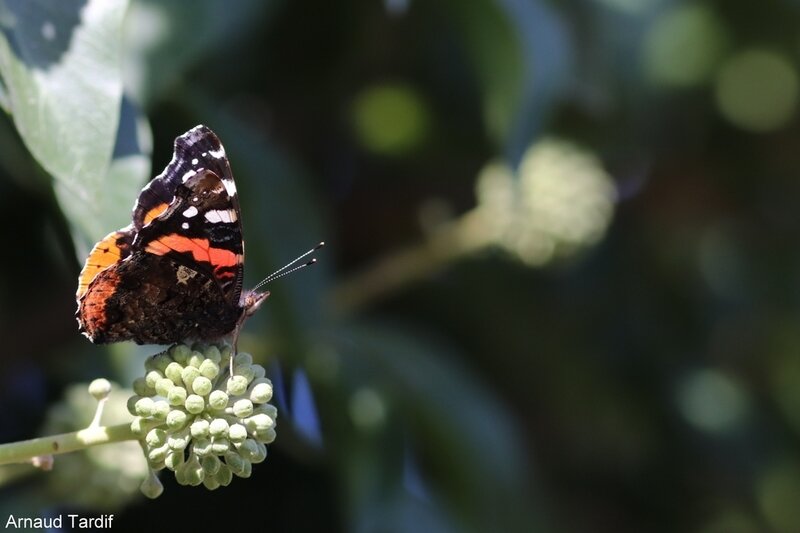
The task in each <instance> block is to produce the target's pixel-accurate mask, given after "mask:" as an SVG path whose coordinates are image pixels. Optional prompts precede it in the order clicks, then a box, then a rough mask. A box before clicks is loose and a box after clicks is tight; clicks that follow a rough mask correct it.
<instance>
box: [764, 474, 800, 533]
mask: <svg viewBox="0 0 800 533" xmlns="http://www.w3.org/2000/svg"><path fill="white" fill-rule="evenodd" d="M756 491H757V494H756V496H757V498H758V503H759V507H761V512H762V513H763V514H764V516H765V518H766V519H767V521H768V522H769V524H770V525H771V526H772V528H771V530H772V531H800V506H798V505H797V502H800V466H798V465H797V464H796V463H795V462H792V461H782V462H779V463H776V464H775V465H773V466H771V467H769V468H768V469H766V470H765V471H764V472H762V474H761V477H760V479H759V482H758V485H757V488H756Z"/></svg>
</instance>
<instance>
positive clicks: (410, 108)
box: [352, 84, 429, 155]
mask: <svg viewBox="0 0 800 533" xmlns="http://www.w3.org/2000/svg"><path fill="white" fill-rule="evenodd" d="M352 113H353V125H354V128H355V133H356V136H357V138H358V140H359V142H360V143H361V145H362V146H364V147H365V148H366V149H367V150H370V151H372V152H376V153H379V154H383V155H403V154H405V153H407V152H409V151H410V150H412V149H414V148H416V147H418V146H419V145H420V144H422V143H423V142H424V141H425V139H426V137H427V133H428V126H429V113H428V109H427V107H426V105H425V103H424V102H423V100H422V98H421V97H420V95H419V93H418V92H417V91H415V90H414V89H412V88H411V87H408V86H406V85H400V84H396V85H379V86H373V87H369V88H367V89H365V90H364V91H363V92H361V93H360V94H359V95H358V96H357V97H356V98H355V100H354V102H353V108H352Z"/></svg>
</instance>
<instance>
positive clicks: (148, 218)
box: [144, 204, 169, 226]
mask: <svg viewBox="0 0 800 533" xmlns="http://www.w3.org/2000/svg"><path fill="white" fill-rule="evenodd" d="M167 207H169V206H168V205H167V204H158V205H157V206H155V207H154V208H152V209H150V210H149V211H148V212H147V213H145V214H144V224H145V226H146V225H147V224H149V223H150V222H152V221H153V219H154V218H156V217H157V216H158V215H160V214H161V213H163V212H164V211H166V210H167Z"/></svg>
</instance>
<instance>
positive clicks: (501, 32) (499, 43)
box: [445, 0, 573, 165]
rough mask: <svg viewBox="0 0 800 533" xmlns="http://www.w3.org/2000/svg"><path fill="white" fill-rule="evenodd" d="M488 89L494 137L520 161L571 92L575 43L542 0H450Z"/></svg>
mask: <svg viewBox="0 0 800 533" xmlns="http://www.w3.org/2000/svg"><path fill="white" fill-rule="evenodd" d="M445 5H446V7H447V9H448V11H449V13H451V14H452V15H453V20H454V22H455V24H456V26H457V27H458V29H459V30H460V32H461V34H462V36H463V40H464V46H465V48H466V50H467V53H468V54H469V55H470V56H471V59H472V62H473V65H474V68H475V73H476V76H477V78H478V81H479V83H480V84H481V86H482V90H483V100H484V104H483V107H484V109H483V114H484V118H485V121H486V126H487V129H488V131H489V134H490V135H491V137H492V138H493V139H494V140H495V142H497V143H498V144H499V145H500V146H501V147H503V148H504V151H505V153H506V156H507V157H508V159H509V161H510V162H511V163H512V165H516V164H517V163H518V162H519V161H520V159H521V158H522V154H523V153H524V152H525V150H526V148H527V147H528V146H529V145H530V143H531V142H532V140H533V139H534V138H535V137H536V135H537V134H538V133H539V132H540V131H541V129H542V128H543V126H544V125H545V121H546V120H547V118H548V114H549V113H550V112H552V111H553V109H554V107H555V104H556V103H557V101H558V99H560V98H561V97H562V96H563V95H564V94H565V92H566V88H567V85H568V83H569V81H570V75H571V72H572V69H573V59H572V43H571V41H570V40H569V39H568V36H567V32H566V31H565V28H564V24H563V22H562V20H561V17H560V16H559V15H558V13H557V12H556V11H555V10H554V9H552V8H551V7H549V6H548V5H547V4H546V3H545V2H542V1H541V0H526V1H521V0H474V1H472V2H463V1H460V0H445Z"/></svg>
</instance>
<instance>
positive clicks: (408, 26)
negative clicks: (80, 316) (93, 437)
mask: <svg viewBox="0 0 800 533" xmlns="http://www.w3.org/2000/svg"><path fill="white" fill-rule="evenodd" d="M798 24H800V3H798V2H796V1H790V0H780V1H776V2H769V3H764V4H759V5H758V8H757V9H756V8H755V7H754V5H753V4H752V3H746V2H715V1H711V0H708V1H701V2H682V1H678V0H583V1H576V2H556V1H547V0H473V1H469V2H464V1H461V0H439V1H432V2H422V1H410V0H406V1H403V0H386V1H385V2H323V1H312V2H279V1H272V2H258V1H255V0H242V1H237V2H233V3H231V2H228V3H222V2H215V1H212V0H200V1H191V2H190V1H188V0H185V1H173V2H157V1H155V0H130V1H129V2H126V1H124V0H114V1H106V0H69V1H66V0H65V1H62V2H57V3H55V2H47V1H45V0H0V107H2V108H3V109H4V110H5V111H6V115H4V116H3V117H2V118H0V242H2V243H3V250H4V255H3V258H4V261H3V263H2V267H0V268H2V276H0V338H2V339H3V341H4V342H5V348H6V349H5V352H6V354H7V355H6V357H5V358H3V360H2V361H0V365H2V369H3V373H2V374H1V376H2V377H0V391H2V392H0V394H2V398H0V400H2V402H3V405H7V406H13V408H8V409H6V410H4V412H2V413H0V422H2V423H0V440H2V441H4V442H8V441H13V440H18V439H23V438H29V437H31V436H32V435H34V434H35V433H36V431H37V430H39V428H40V426H41V425H42V424H43V422H44V420H45V418H46V413H48V411H49V412H50V413H51V414H50V415H49V419H50V421H51V423H52V420H53V417H54V416H57V414H58V413H64V412H72V411H69V409H73V408H76V407H74V406H75V405H76V402H75V401H74V398H72V397H71V394H72V393H69V392H68V391H69V390H71V389H70V386H71V385H72V384H74V383H76V382H79V381H85V380H88V379H91V378H94V377H97V376H99V375H104V376H107V377H109V378H112V379H114V380H116V381H118V382H120V383H122V384H129V383H130V381H131V379H132V377H133V376H135V375H137V374H138V367H140V366H141V360H142V357H143V355H144V354H149V353H153V352H154V351H155V350H156V348H155V347H143V348H139V347H133V346H128V345H117V346H113V347H108V348H104V347H98V346H93V345H90V344H89V343H88V342H86V341H85V339H83V338H81V337H80V336H79V335H78V333H77V328H76V327H75V323H74V319H73V312H74V302H73V297H72V294H73V293H74V290H75V282H74V279H75V276H76V275H77V272H78V269H79V267H80V264H81V262H82V260H83V258H84V256H85V253H86V250H87V248H88V247H89V246H91V244H92V243H93V242H94V241H95V240H96V239H98V238H99V237H102V236H103V235H104V234H105V233H106V232H109V231H112V230H114V229H116V228H118V227H121V226H123V225H125V224H127V222H128V221H129V216H130V208H131V206H132V204H133V201H134V198H135V195H136V192H137V191H138V189H139V188H140V187H141V186H142V185H143V184H144V183H145V182H146V181H147V179H149V178H150V177H151V176H153V175H155V174H157V173H158V172H159V171H160V169H161V168H163V166H164V165H165V164H166V163H167V161H169V158H170V156H171V149H172V141H173V139H174V138H175V137H176V136H177V135H179V134H181V133H183V132H184V131H186V130H188V129H189V128H191V127H192V126H194V125H196V124H198V123H204V124H206V125H208V126H210V127H211V128H213V129H214V130H215V131H216V132H217V133H218V134H219V136H220V137H221V139H222V141H223V142H224V144H225V147H226V149H227V152H228V154H229V157H230V160H231V165H232V167H233V172H234V174H235V176H236V179H237V182H238V189H239V191H240V195H241V203H242V216H243V223H244V226H245V227H244V231H245V235H246V239H247V254H248V255H247V278H248V284H252V283H255V282H256V281H257V280H258V279H259V277H262V276H264V275H266V274H267V273H268V272H270V271H271V270H272V269H274V268H276V267H277V266H280V265H282V264H283V263H284V262H285V261H286V260H288V259H291V258H292V257H294V256H295V255H296V254H297V253H299V252H301V251H303V250H305V249H307V248H308V247H309V246H311V245H313V244H314V243H316V242H317V241H319V240H325V241H327V242H328V243H329V248H327V249H326V250H325V253H324V254H321V255H320V257H319V258H320V259H321V261H320V263H319V264H318V265H317V266H316V267H315V269H314V270H309V271H306V272H303V273H301V274H299V275H296V276H291V277H288V278H284V279H282V280H280V281H279V282H277V283H275V284H274V285H273V286H272V287H271V290H272V293H273V294H272V296H271V297H270V301H269V302H268V303H267V304H266V305H265V308H264V309H263V310H262V311H260V312H259V313H258V314H257V315H256V316H255V317H254V318H253V319H251V320H250V322H249V323H248V326H247V329H246V332H245V334H244V336H243V338H242V341H241V342H242V345H243V346H242V347H243V348H244V349H247V351H249V352H251V353H253V354H254V355H255V356H256V357H258V358H260V361H259V362H260V363H262V364H265V365H271V368H273V369H274V376H273V377H274V379H275V380H276V383H277V382H282V383H283V390H284V392H283V400H282V401H283V405H282V406H280V409H281V414H280V418H279V425H278V438H277V440H276V442H275V444H274V445H272V446H271V447H270V457H269V458H268V459H267V461H266V462H265V463H264V464H262V465H259V466H258V467H257V468H256V469H255V470H254V473H253V477H252V478H251V479H248V480H239V481H237V482H236V483H234V484H233V485H232V486H230V487H227V488H226V489H225V490H220V491H216V492H213V493H207V492H202V493H201V492H198V491H190V490H187V489H185V488H180V487H177V486H175V485H174V484H173V485H170V484H169V482H167V487H166V491H165V493H164V495H163V496H162V497H161V498H159V499H158V500H156V501H152V502H151V501H145V500H143V499H142V498H141V497H140V496H136V495H133V496H131V495H123V496H119V497H118V496H116V495H115V499H114V502H113V503H114V505H123V506H124V510H120V511H118V517H117V519H116V520H115V523H114V524H115V527H118V528H126V529H131V530H133V529H137V528H138V529H141V527H143V526H144V525H145V524H149V525H148V527H151V524H150V523H149V522H148V520H149V518H147V517H150V516H154V515H158V516H162V517H165V518H164V520H167V518H166V517H169V516H170V515H169V513H168V512H167V511H166V510H168V509H174V506H176V505H192V506H200V507H205V506H213V507H214V508H215V509H219V510H220V512H221V513H223V512H224V510H226V509H241V508H248V506H250V508H255V509H264V512H265V514H266V516H268V517H269V520H268V521H269V522H271V523H270V524H269V525H270V527H271V529H273V530H276V531H283V530H285V531H319V530H347V531H537V530H544V531H549V530H553V531H593V532H595V531H600V532H603V531H608V532H612V531H613V532H620V531H702V532H704V533H705V532H723V531H725V532H728V531H737V532H738V531H741V532H749V531H798V530H800V515H798V513H797V511H796V505H795V502H796V501H797V499H798V497H800V473H798V472H800V469H799V468H798V465H800V449H798V446H797V441H798V431H799V430H800V414H798V413H800V363H798V361H800V333H798V331H800V311H799V309H800V300H799V299H798V295H800V290H798V287H800V284H799V283H798V280H799V279H800V278H799V277H798V274H797V272H798V267H799V266H800V253H798V252H797V250H798V249H800V248H798V246H797V242H798V239H800V224H798V222H797V212H798V210H797V204H798V202H800V187H799V186H798V183H800V181H798V173H800V159H798V157H797V156H796V155H795V153H796V152H795V147H794V145H795V141H796V138H797V137H798V132H800V130H799V129H798V121H797V107H798V96H799V93H798V90H799V89H798V86H799V84H800V82H799V81H798V64H799V62H800V58H799V57H798V51H800V49H799V48H798V43H800V41H798V39H797V28H798V27H799V26H798ZM150 161H152V167H151V168H149V162H150ZM306 384H308V386H310V388H306ZM65 395H66V396H67V397H70V398H71V399H70V401H69V402H67V403H66V404H65V403H63V402H62V403H60V404H59V403H58V402H59V399H60V398H62V397H64V396H65ZM65 405H68V406H71V407H69V408H67V407H65ZM65 409H66V410H65ZM54 413H55V414H54ZM64 418H65V417H63V416H61V417H60V418H58V420H59V424H63V423H64V422H65V420H64ZM67 418H68V417H67ZM75 418H79V417H78V416H77V415H76V417H75ZM76 424H80V422H78V421H77V420H76ZM59 427H62V426H59ZM109 450H113V448H112V447H109ZM104 457H105V459H106V460H107V459H108V456H107V455H104ZM119 457H120V458H122V457H128V455H127V454H126V453H124V452H123V451H120V452H119ZM120 460H123V459H120ZM125 460H126V461H127V460H129V459H125ZM58 464H59V458H57V459H56V468H58ZM70 464H76V465H78V466H76V467H75V468H77V469H80V468H82V467H81V466H80V465H81V463H79V462H74V461H73V462H72V463H70ZM94 468H96V469H103V468H106V467H104V466H102V465H101V464H98V465H97V466H95V467H94ZM130 471H133V470H130ZM108 472H112V473H113V469H109V470H108ZM106 473H107V472H106ZM97 478H98V479H103V480H104V481H103V483H107V480H108V476H100V475H98V476H97ZM126 479H127V478H126ZM88 480H89V476H87V483H88V482H89V481H88ZM57 481H58V478H56V477H55V476H53V475H51V474H48V473H44V472H37V473H31V472H30V469H29V468H28V469H25V468H19V469H9V470H4V471H3V472H2V473H0V482H2V484H3V486H2V489H0V490H2V493H0V494H1V495H0V517H2V516H3V515H4V514H5V515H7V514H9V513H11V512H14V513H15V514H20V515H22V514H25V515H28V516H41V515H42V514H43V513H54V512H59V511H60V510H63V509H74V508H76V507H77V506H81V507H80V508H81V509H82V511H81V512H84V513H88V512H100V511H101V510H102V509H106V508H108V504H109V502H102V501H97V502H95V503H94V504H93V503H92V501H91V498H89V497H88V496H87V498H72V499H70V498H66V497H63V496H60V495H63V491H62V492H59V486H61V487H63V486H64V485H63V484H62V485H57V484H56V482H57ZM128 485H129V484H128V483H127V482H126V486H128ZM94 489H95V490H92V491H90V490H88V489H87V491H86V494H88V495H91V494H96V493H99V494H102V492H98V491H97V490H96V489H97V487H94ZM117 498H121V499H117ZM87 509H88V510H87ZM221 519H222V517H220V520H221ZM210 520H213V518H208V517H204V518H203V521H202V522H200V521H199V520H198V522H197V525H201V524H202V525H208V524H209V521H210ZM262 522H263V521H262ZM182 525H184V526H186V525H187V524H186V523H185V522H183V523H182Z"/></svg>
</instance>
